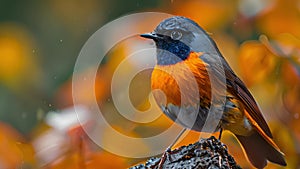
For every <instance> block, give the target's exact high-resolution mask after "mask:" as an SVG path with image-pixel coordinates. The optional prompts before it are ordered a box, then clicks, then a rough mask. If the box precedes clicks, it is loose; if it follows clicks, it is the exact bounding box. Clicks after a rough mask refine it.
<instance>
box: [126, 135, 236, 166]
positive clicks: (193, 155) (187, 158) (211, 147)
mask: <svg viewBox="0 0 300 169" xmlns="http://www.w3.org/2000/svg"><path fill="white" fill-rule="evenodd" d="M164 155H165V158H163V157H160V158H157V157H152V158H150V159H148V161H147V162H146V163H145V164H139V165H137V166H134V167H131V169H158V168H172V169H174V168H187V169H188V168H191V169H192V168H199V169H218V168H220V169H227V168H228V169H240V168H241V167H240V166H239V165H238V164H236V162H235V160H234V158H233V157H232V156H231V155H230V154H228V151H227V147H226V145H225V144H223V143H221V142H220V140H218V139H216V138H215V137H210V138H208V139H201V140H200V141H199V142H196V143H194V144H190V145H188V146H182V147H180V148H177V149H175V150H173V151H170V152H165V154H164ZM162 158H163V159H165V160H164V161H162V163H161V166H160V167H159V163H160V160H161V159H162Z"/></svg>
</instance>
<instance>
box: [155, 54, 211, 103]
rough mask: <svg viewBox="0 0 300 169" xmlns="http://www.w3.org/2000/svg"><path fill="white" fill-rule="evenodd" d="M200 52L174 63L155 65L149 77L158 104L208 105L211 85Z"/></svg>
mask: <svg viewBox="0 0 300 169" xmlns="http://www.w3.org/2000/svg"><path fill="white" fill-rule="evenodd" d="M200 54H201V53H194V52H192V53H191V54H190V56H189V57H188V58H187V59H186V60H184V61H182V62H178V63H176V64H174V65H156V66H155V68H154V70H153V72H152V77H151V87H152V90H153V95H154V97H155V99H156V101H157V103H158V104H159V105H160V106H166V105H167V104H173V105H177V106H181V105H185V106H193V105H199V104H200V105H201V106H205V105H209V103H210V99H211V86H210V80H209V76H208V72H207V70H206V64H205V63H204V62H203V61H202V60H201V59H200V58H199V56H200Z"/></svg>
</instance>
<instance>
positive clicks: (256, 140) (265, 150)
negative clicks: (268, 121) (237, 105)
mask: <svg viewBox="0 0 300 169" xmlns="http://www.w3.org/2000/svg"><path fill="white" fill-rule="evenodd" d="M236 137H237V138H238V140H239V141H240V143H241V144H242V146H243V148H244V151H245V153H246V154H247V157H248V159H249V161H250V162H251V163H252V164H253V165H254V166H255V167H256V168H259V169H261V168H264V167H265V166H266V165H267V160H268V161H270V162H273V163H276V164H279V165H282V166H286V162H285V159H284V155H283V153H281V152H280V150H279V149H278V148H277V146H276V145H275V146H276V147H274V145H272V144H271V143H270V141H269V140H268V141H267V140H266V139H264V138H263V136H261V135H260V134H259V133H258V132H257V131H255V132H254V133H253V134H251V135H250V136H240V135H236ZM272 143H273V142H272ZM274 144H275V143H274Z"/></svg>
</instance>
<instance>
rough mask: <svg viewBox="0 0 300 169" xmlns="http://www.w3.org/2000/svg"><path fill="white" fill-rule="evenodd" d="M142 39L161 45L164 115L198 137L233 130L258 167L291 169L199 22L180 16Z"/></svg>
mask: <svg viewBox="0 0 300 169" xmlns="http://www.w3.org/2000/svg"><path fill="white" fill-rule="evenodd" d="M141 37H144V38H148V39H152V40H154V42H155V45H156V54H157V64H156V66H155V67H154V70H153V72H152V76H151V87H152V90H153V95H154V98H155V100H156V102H157V104H158V105H159V106H160V108H161V109H162V111H163V112H164V114H166V115H167V116H168V117H169V118H171V119H172V120H173V121H175V122H176V123H179V124H181V125H182V126H183V127H185V128H189V129H192V130H196V131H199V132H201V131H204V132H216V131H219V130H220V131H222V130H223V129H225V130H229V131H231V132H232V133H233V134H235V136H236V137H237V139H238V140H239V142H240V143H241V145H242V147H243V149H244V151H245V153H246V154H247V157H248V159H249V160H250V162H251V163H252V164H253V165H254V166H255V167H257V168H264V167H265V166H266V165H267V161H270V162H273V163H276V164H279V165H282V166H286V162H285V159H284V155H283V153H281V151H280V150H279V148H278V146H277V145H276V144H275V143H274V141H273V140H272V134H271V131H270V129H269V127H268V125H267V123H266V121H265V120H264V117H263V115H262V113H261V111H260V109H259V107H258V105H257V103H256V101H255V100H254V98H253V96H252V95H251V93H250V92H249V90H248V89H247V87H246V86H245V84H244V83H243V82H242V80H241V79H240V78H239V77H237V75H236V74H235V73H234V72H233V70H232V69H231V68H230V66H229V64H228V63H227V62H226V60H225V58H224V57H223V56H222V54H221V53H220V51H219V49H218V48H217V46H216V44H215V42H214V41H213V40H212V39H211V37H210V36H209V35H208V34H207V33H206V32H205V31H204V30H203V29H202V28H201V27H200V26H199V25H198V24H197V23H195V22H194V21H192V20H190V19H188V18H185V17H181V16H175V17H171V18H168V19H166V20H164V21H162V22H161V23H160V24H159V25H158V26H157V27H156V28H155V30H154V31H153V32H152V33H147V34H142V35H141ZM253 57H255V56H253ZM208 117H211V118H210V119H209V118H208ZM214 125H215V127H214V129H210V128H209V127H208V128H207V126H214ZM220 135H221V132H220Z"/></svg>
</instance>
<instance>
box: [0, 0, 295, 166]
mask: <svg viewBox="0 0 300 169" xmlns="http://www.w3.org/2000/svg"><path fill="white" fill-rule="evenodd" d="M146 11H151V12H165V13H170V14H172V15H182V16H185V17H189V18H191V19H193V20H195V21H196V22H197V23H199V24H200V25H201V26H202V27H203V28H204V29H205V30H207V31H208V32H210V33H212V35H211V36H212V38H213V39H214V40H215V41H216V42H217V44H218V47H219V48H220V50H221V52H222V53H223V55H224V57H225V58H226V59H227V60H228V62H229V63H230V65H231V67H232V68H233V69H234V70H235V72H236V73H237V74H238V75H239V76H240V77H241V79H243V80H244V82H245V83H246V85H247V87H248V88H249V89H250V90H251V92H252V93H253V95H254V97H255V98H256V100H257V102H258V103H259V105H260V107H261V109H262V111H263V113H264V116H265V118H266V120H267V121H268V123H269V126H270V128H271V130H272V133H273V135H274V140H275V142H276V143H277V144H278V145H279V147H280V148H281V150H282V151H283V152H284V153H285V154H286V159H287V163H288V166H287V167H286V168H291V169H296V168H299V167H300V144H299V142H300V31H299V30H300V1H299V0H288V1H286V0H231V1H228V0H186V1H181V0H163V1H160V0H151V1H150V0H131V1H121V0H110V1H108V0H99V1H97V0H86V1H83V0H75V1H73V0H64V1H59V0H46V1H36V0H29V1H14V0H1V1H0V169H14V168H24V169H31V168H47V169H48V168H49V169H50V168H51V169H52V168H56V169H59V168H64V169H66V168H70V169H71V168H72V169H74V168H87V169H89V168H99V167H100V166H101V167H100V168H127V167H130V166H132V165H135V164H137V163H140V162H143V161H144V160H145V159H132V158H124V157H120V156H117V155H114V154H111V153H109V152H106V151H104V150H102V149H101V148H100V147H98V146H97V145H95V144H94V143H93V142H92V141H91V140H90V139H89V138H88V137H87V136H86V135H85V133H84V131H83V129H82V127H81V126H80V125H79V124H78V123H77V122H76V117H77V116H76V114H75V113H74V110H73V109H72V105H73V100H72V74H73V69H74V64H75V61H76V58H77V57H78V54H79V52H80V50H81V48H82V46H83V45H84V43H85V42H86V41H87V39H88V38H89V37H90V36H91V35H92V34H93V33H94V32H95V31H97V30H98V29H99V28H101V26H103V25H105V24H106V23H108V22H109V21H112V20H114V19H116V18H118V17H121V16H124V15H126V14H132V13H136V12H146ZM149 22H154V21H149ZM146 26H147V25H146V24H145V25H132V29H136V30H139V28H140V27H146ZM120 29H122V26H120ZM153 29H154V27H153V28H149V32H150V31H152V30H153ZM141 44H145V45H149V44H153V43H151V42H150V41H147V40H144V39H141V38H137V37H134V38H132V40H128V41H123V42H121V43H120V44H118V45H116V46H115V47H114V48H113V49H111V50H110V52H109V53H107V55H106V57H105V59H104V61H103V62H102V63H101V67H100V68H99V69H98V73H97V78H96V82H95V89H91V90H94V91H95V95H96V97H97V102H98V104H99V107H101V108H102V109H103V110H106V111H103V112H108V113H105V114H104V116H105V117H106V118H107V120H108V121H109V122H110V124H111V125H112V126H113V127H114V128H115V129H116V130H118V131H119V132H121V133H123V134H126V135H128V136H132V137H147V136H152V135H155V134H157V133H159V132H161V131H163V130H165V129H166V128H168V127H169V126H170V125H171V124H172V122H171V121H170V120H169V119H167V118H166V117H165V116H160V117H159V118H158V119H157V120H155V121H153V122H151V123H149V124H138V123H133V122H128V120H126V119H125V118H123V117H122V116H120V115H119V114H118V112H117V110H116V109H115V107H114V105H113V103H112V101H111V95H110V90H111V89H110V83H111V78H112V75H113V72H114V70H115V69H116V68H117V67H118V64H119V63H120V62H121V61H122V59H123V58H125V57H126V56H127V55H128V54H129V53H130V52H132V50H134V49H136V48H137V47H139V46H140V45H141ZM99 50H101V49H99ZM141 62H142V61H141ZM137 63H138V61H137ZM134 68H136V64H129V63H128V69H134ZM88 72H89V69H87V70H86V74H88ZM124 72H125V73H126V70H125V71H124ZM150 75H151V70H145V71H142V72H141V73H139V74H138V75H136V77H135V78H134V79H133V81H132V82H131V85H130V88H129V95H130V99H131V101H132V104H133V105H134V106H135V107H136V108H137V109H138V110H141V111H143V110H147V108H149V105H150V103H151V102H153V100H151V99H148V96H149V92H150V79H149V78H150ZM82 76H83V77H84V76H85V73H84V72H83V73H82ZM74 83H76V84H77V83H78V84H79V85H80V86H82V87H83V88H84V87H85V85H86V84H85V82H84V81H75V82H74ZM120 88H121V87H120ZM79 95H80V96H81V95H82V97H80V98H81V99H80V100H79V102H80V103H81V104H82V105H83V107H80V110H81V111H80V113H81V114H82V116H84V117H85V118H86V119H87V120H86V123H85V124H84V125H90V123H92V119H91V118H89V117H90V116H89V115H88V114H93V112H89V111H87V110H86V109H85V107H84V106H88V105H89V104H90V102H91V100H92V98H91V97H92V96H91V95H88V94H86V93H79ZM157 111H158V109H157ZM101 134H102V135H100V137H101V138H103V139H104V140H106V141H107V142H109V141H110V140H113V139H114V136H113V135H110V133H109V132H107V133H105V132H104V133H101ZM198 136H199V134H198V133H195V132H190V133H189V134H188V135H187V137H186V138H185V139H184V140H183V141H182V142H181V143H180V144H179V145H186V144H189V143H193V142H195V141H196V140H197V139H198ZM222 141H223V142H224V143H225V144H227V145H228V147H229V151H230V153H231V154H232V155H233V156H234V157H235V159H236V161H237V162H238V163H239V164H240V165H241V166H242V167H243V168H252V166H251V165H250V164H249V162H248V161H247V160H246V159H245V157H244V155H243V152H242V150H241V148H240V146H239V145H238V143H237V141H236V140H235V138H234V137H233V136H232V135H231V134H230V133H227V132H225V134H224V137H223V138H222ZM179 145H178V146H179ZM152 146H153V145H152ZM130 148H141V149H147V148H148V149H151V148H153V147H151V146H149V145H147V144H146V143H143V142H141V143H140V145H136V146H135V147H129V149H130ZM124 151H128V149H126V150H124ZM258 153H259V152H258ZM267 168H280V167H279V166H277V165H274V164H269V165H268V166H267Z"/></svg>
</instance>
